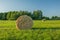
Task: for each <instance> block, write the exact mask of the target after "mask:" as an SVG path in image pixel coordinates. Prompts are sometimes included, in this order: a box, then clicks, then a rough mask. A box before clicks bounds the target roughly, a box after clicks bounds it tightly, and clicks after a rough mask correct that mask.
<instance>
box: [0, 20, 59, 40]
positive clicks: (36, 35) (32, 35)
mask: <svg viewBox="0 0 60 40" xmlns="http://www.w3.org/2000/svg"><path fill="white" fill-rule="evenodd" d="M59 24H60V20H50V21H49V20H47V21H44V22H42V21H41V20H35V21H34V25H33V27H32V29H29V30H18V29H16V22H15V21H9V20H0V40H60V25H59Z"/></svg>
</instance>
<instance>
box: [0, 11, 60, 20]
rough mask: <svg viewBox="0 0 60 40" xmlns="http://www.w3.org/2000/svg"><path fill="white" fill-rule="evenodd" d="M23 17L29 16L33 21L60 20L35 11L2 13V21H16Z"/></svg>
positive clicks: (0, 17) (0, 14)
mask: <svg viewBox="0 0 60 40" xmlns="http://www.w3.org/2000/svg"><path fill="white" fill-rule="evenodd" d="M21 15H28V16H30V17H31V18H32V19H33V20H42V19H46V20H60V17H58V16H52V17H51V18H49V17H47V16H44V15H43V12H42V10H35V11H33V12H29V11H9V12H1V13H0V20H16V19H17V18H18V17H19V16H21Z"/></svg>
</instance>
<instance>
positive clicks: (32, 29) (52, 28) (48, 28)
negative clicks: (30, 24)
mask: <svg viewBox="0 0 60 40" xmlns="http://www.w3.org/2000/svg"><path fill="white" fill-rule="evenodd" d="M37 29H57V30H58V29H59V30H60V28H32V30H37Z"/></svg>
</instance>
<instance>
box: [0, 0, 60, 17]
mask: <svg viewBox="0 0 60 40" xmlns="http://www.w3.org/2000/svg"><path fill="white" fill-rule="evenodd" d="M19 10H27V11H34V10H42V12H43V15H44V16H49V17H51V16H60V0H0V12H7V11H19Z"/></svg>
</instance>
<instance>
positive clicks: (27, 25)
mask: <svg viewBox="0 0 60 40" xmlns="http://www.w3.org/2000/svg"><path fill="white" fill-rule="evenodd" d="M32 26H33V20H32V18H31V17H29V16H27V15H22V16H20V17H19V18H18V19H17V20H16V27H17V28H18V29H31V28H32Z"/></svg>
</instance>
